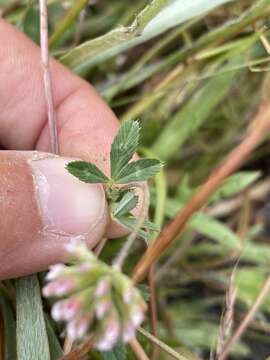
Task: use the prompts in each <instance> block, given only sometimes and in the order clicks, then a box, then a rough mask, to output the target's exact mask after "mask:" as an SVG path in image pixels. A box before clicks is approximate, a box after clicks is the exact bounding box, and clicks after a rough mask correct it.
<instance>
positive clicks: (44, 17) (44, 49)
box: [39, 0, 59, 154]
mask: <svg viewBox="0 0 270 360" xmlns="http://www.w3.org/2000/svg"><path fill="white" fill-rule="evenodd" d="M39 5H40V47H41V59H42V65H43V79H44V90H45V96H46V103H47V110H48V124H49V130H50V139H51V151H52V152H53V153H54V154H58V153H59V145H58V139H57V127H56V114H55V110H54V101H53V89H52V79H51V71H50V60H49V50H48V10H47V1H46V0H39Z"/></svg>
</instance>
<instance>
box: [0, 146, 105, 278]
mask: <svg viewBox="0 0 270 360" xmlns="http://www.w3.org/2000/svg"><path fill="white" fill-rule="evenodd" d="M70 160H71V159H68V158H63V157H57V156H54V155H51V154H47V153H40V152H19V151H0V279H7V278H12V277H17V276H22V275H26V274H28V273H32V272H37V271H40V270H44V269H46V268H47V267H48V265H50V264H53V263H55V262H59V261H63V259H64V245H65V244H66V243H68V242H69V241H71V240H72V239H74V238H80V239H82V240H83V241H85V242H86V243H87V244H88V245H89V247H93V246H95V245H96V244H97V242H98V241H99V240H100V239H101V238H102V236H103V234H104V232H105V230H106V226H107V221H108V214H107V207H106V201H105V196H104V191H103V188H102V186H101V185H96V184H85V183H82V182H80V181H79V180H77V179H76V178H75V177H73V176H72V175H70V174H69V173H68V172H67V170H66V169H65V165H66V164H67V163H68V162H69V161H70Z"/></svg>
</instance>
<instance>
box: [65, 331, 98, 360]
mask: <svg viewBox="0 0 270 360" xmlns="http://www.w3.org/2000/svg"><path fill="white" fill-rule="evenodd" d="M92 345H93V337H92V336H91V337H89V338H88V339H86V340H85V341H84V342H83V343H81V344H80V345H79V346H78V347H77V348H76V349H75V350H73V351H72V352H70V353H69V354H66V355H64V356H62V357H61V358H60V359H59V360H80V359H82V358H83V357H84V356H85V355H87V354H88V352H89V351H90V350H91V348H92Z"/></svg>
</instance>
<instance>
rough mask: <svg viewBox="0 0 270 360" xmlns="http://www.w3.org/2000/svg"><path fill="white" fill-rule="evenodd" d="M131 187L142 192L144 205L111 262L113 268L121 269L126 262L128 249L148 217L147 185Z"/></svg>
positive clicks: (137, 184)
mask: <svg viewBox="0 0 270 360" xmlns="http://www.w3.org/2000/svg"><path fill="white" fill-rule="evenodd" d="M133 185H134V187H135V186H136V187H139V188H141V189H142V190H143V204H144V205H143V207H142V209H141V211H140V215H139V217H138V220H137V222H136V225H135V227H134V229H133V231H132V232H131V233H130V235H129V237H128V239H127V241H126V242H125V244H124V246H123V247H122V249H121V250H120V252H119V254H118V255H117V257H116V259H115V260H114V261H113V266H115V267H118V268H119V269H121V268H122V266H123V264H124V261H125V260H126V258H127V256H128V254H129V252H130V249H131V247H132V245H133V243H134V241H135V240H136V237H137V235H138V232H139V230H140V228H141V227H142V225H143V223H144V221H145V219H146V217H147V215H148V209H149V203H150V194H149V189H148V186H147V184H140V183H135V184H129V187H131V186H133Z"/></svg>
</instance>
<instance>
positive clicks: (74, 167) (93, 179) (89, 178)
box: [66, 161, 109, 184]
mask: <svg viewBox="0 0 270 360" xmlns="http://www.w3.org/2000/svg"><path fill="white" fill-rule="evenodd" d="M66 168H67V170H68V171H69V172H70V173H71V174H72V175H74V176H76V177H77V178H78V179H79V180H81V181H83V182H86V183H92V184H95V183H103V184H104V183H107V182H108V181H109V179H108V178H107V176H106V175H104V174H103V172H102V171H101V170H99V168H98V167H97V166H96V165H94V164H91V163H88V162H86V161H72V162H70V163H68V164H67V166H66Z"/></svg>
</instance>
